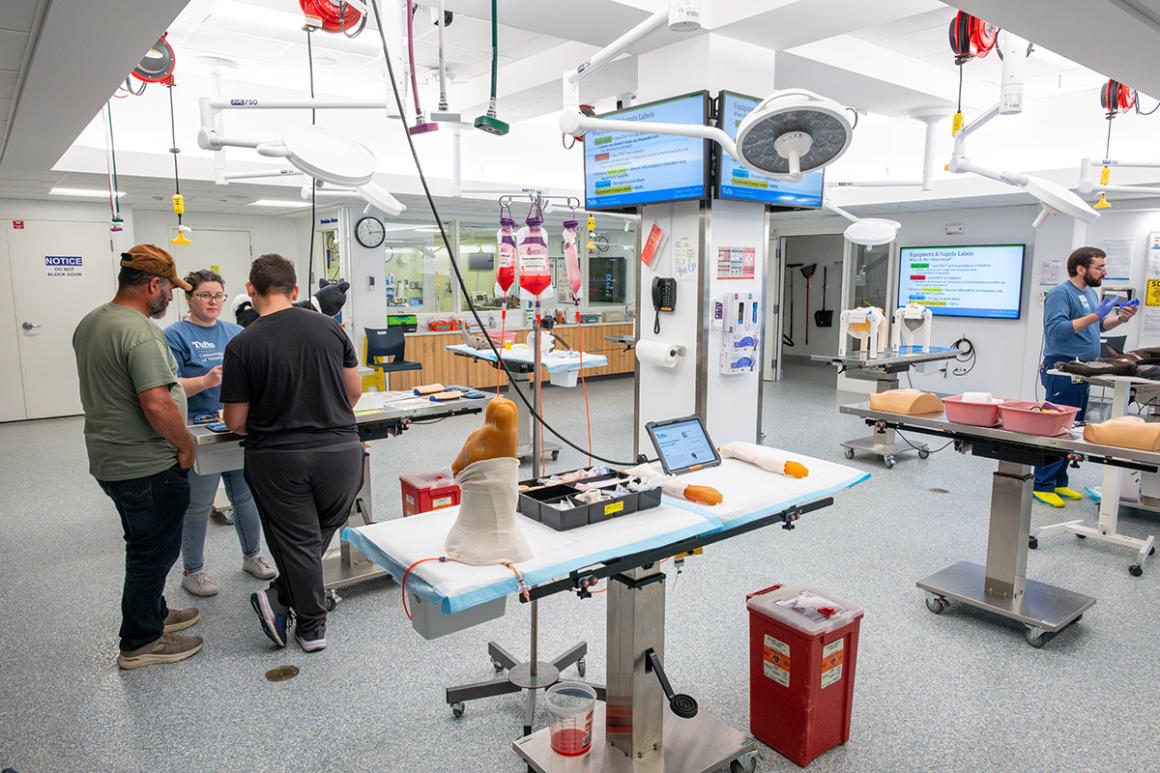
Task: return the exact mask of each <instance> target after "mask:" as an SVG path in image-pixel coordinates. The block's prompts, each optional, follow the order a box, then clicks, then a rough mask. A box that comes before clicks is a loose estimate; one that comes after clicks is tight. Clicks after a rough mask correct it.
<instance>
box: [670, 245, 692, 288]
mask: <svg viewBox="0 0 1160 773" xmlns="http://www.w3.org/2000/svg"><path fill="white" fill-rule="evenodd" d="M673 273H674V274H675V275H676V277H677V281H678V282H691V281H693V280H695V279H696V278H697V246H696V245H695V244H693V240H692V239H690V238H689V237H688V236H682V237H681V238H679V239H677V241H676V243H674V244H673Z"/></svg>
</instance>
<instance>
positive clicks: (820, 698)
mask: <svg viewBox="0 0 1160 773" xmlns="http://www.w3.org/2000/svg"><path fill="white" fill-rule="evenodd" d="M747 600H748V607H749V732H750V733H751V734H752V735H753V736H754V737H755V738H757V739H758V740H759V741H761V742H762V743H764V744H766V745H767V746H769V747H771V748H773V749H775V750H776V751H777V752H779V753H780V754H782V755H783V756H785V757H787V758H789V759H791V760H793V761H794V762H796V763H797V764H798V765H801V766H802V767H805V766H806V765H808V764H809V763H810V761H811V760H813V759H814V758H815V757H817V756H818V755H819V754H822V753H823V752H825V751H826V750H828V749H832V748H833V747H835V746H839V745H841V744H844V743H846V741H848V740H849V739H850V709H851V707H852V705H853V702H854V663H855V660H856V659H857V656H858V630H859V628H860V627H861V623H862V609H861V608H860V607H857V606H855V605H854V604H851V603H849V602H848V601H843V600H842V599H839V598H837V597H835V596H833V595H831V594H829V593H825V592H824V591H820V590H817V589H816V588H811V587H809V586H806V585H774V586H772V587H769V588H766V589H765V590H761V591H758V592H756V593H753V594H750V595H749V596H748V597H747Z"/></svg>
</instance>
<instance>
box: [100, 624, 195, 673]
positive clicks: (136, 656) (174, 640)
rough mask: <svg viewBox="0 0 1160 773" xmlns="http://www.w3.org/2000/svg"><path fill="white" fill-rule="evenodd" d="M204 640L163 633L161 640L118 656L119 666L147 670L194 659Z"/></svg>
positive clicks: (123, 652) (125, 651)
mask: <svg viewBox="0 0 1160 773" xmlns="http://www.w3.org/2000/svg"><path fill="white" fill-rule="evenodd" d="M201 646H202V639H201V637H200V636H180V635H178V634H176V633H163V634H161V638H160V639H158V640H157V641H155V642H153V643H152V644H146V645H145V646H144V647H138V648H137V649H135V650H124V651H122V652H121V654H120V655H118V656H117V665H118V666H120V667H121V668H123V669H126V670H128V669H133V668H145V667H146V666H157V665H163V664H165V663H177V662H178V661H181V660H185V659H186V658H189V657H193V656H194V655H196V654H197V653H198V652H200V651H201Z"/></svg>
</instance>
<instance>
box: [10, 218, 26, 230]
mask: <svg viewBox="0 0 1160 773" xmlns="http://www.w3.org/2000/svg"><path fill="white" fill-rule="evenodd" d="M12 230H14V231H23V230H24V221H23V220H13V221H12Z"/></svg>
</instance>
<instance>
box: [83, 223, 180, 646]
mask: <svg viewBox="0 0 1160 773" xmlns="http://www.w3.org/2000/svg"><path fill="white" fill-rule="evenodd" d="M175 286H176V287H181V288H182V289H184V290H188V289H189V285H187V284H186V283H185V282H184V281H183V280H182V279H180V278H178V276H177V267H176V265H175V264H174V261H173V256H172V255H170V254H169V253H168V252H166V251H165V250H163V249H161V248H160V247H157V246H154V245H152V244H138V245H137V246H135V247H133V248H132V249H131V250H129V251H128V252H125V253H122V255H121V272H120V274H119V275H118V276H117V295H116V297H114V298H113V300H112V302H111V303H106V304H104V305H103V306H99V307H98V308H96V309H94V310H93V311H91V312H89V313H88V314H87V315H86V316H85V318H84V319H82V320H81V322H80V324H79V325H77V329H76V331H75V332H74V333H73V349H74V351H75V352H76V359H77V374H78V375H79V376H80V392H81V405H83V406H84V411H85V447H86V448H87V449H88V454H89V472H90V473H91V474H92V476H93V477H94V478H96V479H97V483H98V484H100V486H101V489H102V490H104V492H105V493H106V494H108V495H109V498H110V499H112V500H113V504H114V505H115V506H116V508H117V512H118V513H119V514H120V516H121V526H122V528H123V529H124V532H125V584H124V588H123V590H122V594H121V647H120V649H121V652H120V655H118V657H117V665H119V666H120V667H121V668H141V667H143V666H151V665H154V664H158V663H176V662H177V661H179V660H184V659H185V658H188V657H190V656H191V655H194V654H196V653H197V652H198V651H199V650H200V649H201V646H202V640H201V637H200V636H179V635H177V634H176V633H175V632H176V631H180V630H183V629H185V628H188V627H189V626H191V625H193V624H194V623H196V622H197V621H198V619H199V618H200V613H199V612H198V611H197V610H196V609H169V608H168V606H167V605H166V603H165V597H164V595H162V594H163V591H164V590H165V578H166V575H168V574H169V570H170V568H172V566H173V564H174V562H175V561H176V560H177V557H178V555H179V553H180V550H181V526H182V522H183V519H184V516H185V510H186V508H187V507H188V505H189V468H190V467H192V466H193V461H194V443H193V436H192V435H190V434H189V430H188V429H187V428H186V426H185V418H186V417H185V414H186V406H185V392H184V391H183V390H182V388H181V382H180V381H178V379H177V362H176V361H175V360H174V359H173V354H172V352H170V350H169V346H168V344H167V343H166V341H165V335H164V333H163V332H162V330H161V328H160V327H158V326H157V325H155V324H153V323H152V322H150V321H149V319H150V317H152V318H154V319H156V318H158V317H161V316H162V315H164V314H165V309H166V308H167V307H168V306H169V301H170V300H171V299H172V293H173V288H174V287H175Z"/></svg>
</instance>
